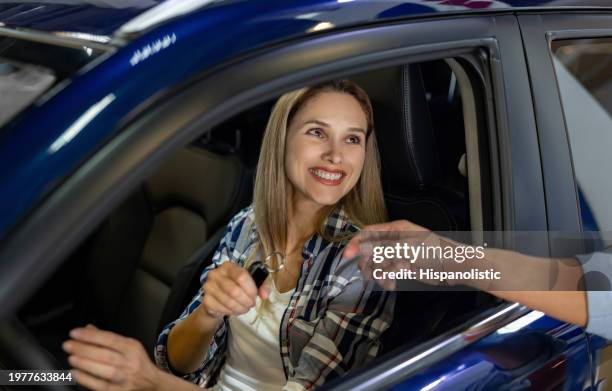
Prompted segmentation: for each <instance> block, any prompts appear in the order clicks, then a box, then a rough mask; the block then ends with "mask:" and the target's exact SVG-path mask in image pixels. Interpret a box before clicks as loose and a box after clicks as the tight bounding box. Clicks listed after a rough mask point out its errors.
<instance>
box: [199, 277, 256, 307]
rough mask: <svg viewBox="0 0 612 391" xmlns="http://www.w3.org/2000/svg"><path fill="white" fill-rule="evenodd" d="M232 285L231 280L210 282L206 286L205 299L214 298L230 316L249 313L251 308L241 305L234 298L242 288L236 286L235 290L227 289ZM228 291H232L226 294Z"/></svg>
mask: <svg viewBox="0 0 612 391" xmlns="http://www.w3.org/2000/svg"><path fill="white" fill-rule="evenodd" d="M230 283H232V281H231V280H230V279H229V278H225V279H223V280H215V281H208V282H207V283H206V284H205V285H204V298H206V297H207V296H208V297H211V298H214V299H215V300H216V301H217V302H218V303H222V304H223V307H225V308H226V309H227V310H228V311H229V312H228V313H229V314H236V313H240V314H242V313H245V312H247V311H248V310H249V308H250V307H247V306H244V305H242V304H240V302H238V301H237V300H236V299H234V297H233V296H232V295H234V294H236V293H237V292H238V290H240V287H238V286H235V287H234V288H235V289H233V288H232V289H229V288H226V286H227V285H228V284H230ZM232 284H233V283H232ZM233 285H235V284H233ZM226 289H227V290H230V291H231V292H229V293H228V292H226ZM207 308H208V307H207Z"/></svg>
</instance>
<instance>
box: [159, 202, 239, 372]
mask: <svg viewBox="0 0 612 391" xmlns="http://www.w3.org/2000/svg"><path fill="white" fill-rule="evenodd" d="M247 213H248V210H247V209H245V210H242V211H241V212H239V213H238V214H237V215H236V216H234V218H233V219H232V220H231V221H230V223H229V224H228V226H227V227H226V229H225V233H224V235H223V237H222V238H221V241H220V242H219V246H218V247H217V250H216V251H215V254H214V255H213V259H212V262H211V264H210V265H209V266H207V267H206V268H205V269H204V271H203V272H202V274H201V275H200V289H198V292H197V293H196V294H195V296H194V297H193V299H192V300H191V302H190V303H189V304H188V305H187V307H186V308H185V309H184V310H183V312H182V313H181V315H180V316H179V318H178V319H176V320H174V321H172V322H170V323H169V324H168V325H166V326H165V327H164V328H163V330H162V331H161V333H160V335H159V337H158V338H157V344H156V346H155V352H154V356H155V363H156V364H157V366H158V367H159V368H160V369H162V370H165V371H167V372H170V373H174V374H175V375H179V376H182V377H183V378H184V379H185V380H189V381H191V382H193V383H197V382H198V381H199V379H200V377H201V374H202V370H203V369H204V365H205V363H206V362H207V361H208V360H209V359H210V358H211V355H212V354H213V351H214V349H210V348H209V350H208V352H207V354H206V356H205V357H204V360H203V361H202V365H201V366H200V367H199V368H198V369H197V370H196V371H194V372H192V373H188V374H185V375H181V374H178V373H176V372H175V371H173V369H172V367H171V366H170V364H169V362H168V354H167V343H168V335H169V333H170V330H172V328H173V327H174V326H175V325H176V324H177V323H178V322H180V321H181V320H183V319H185V318H187V317H188V316H189V315H190V314H191V313H192V312H193V311H195V309H196V308H198V306H199V305H200V304H201V303H202V295H203V294H204V293H203V291H202V286H203V285H204V282H205V281H206V278H207V276H208V273H209V272H210V271H211V270H213V269H215V268H217V267H219V266H220V265H221V264H223V263H224V262H227V261H230V260H232V259H233V258H232V257H230V254H232V252H233V251H234V249H235V246H236V242H237V239H238V236H239V235H240V233H241V229H242V224H243V223H244V221H245V217H246V215H247ZM213 343H214V338H213Z"/></svg>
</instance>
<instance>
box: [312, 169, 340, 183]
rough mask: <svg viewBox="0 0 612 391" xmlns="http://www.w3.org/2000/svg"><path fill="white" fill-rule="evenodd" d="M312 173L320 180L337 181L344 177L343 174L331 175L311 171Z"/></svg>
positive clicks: (324, 172) (319, 171)
mask: <svg viewBox="0 0 612 391" xmlns="http://www.w3.org/2000/svg"><path fill="white" fill-rule="evenodd" d="M311 172H312V173H313V174H315V175H316V176H318V177H319V178H323V179H327V180H330V181H335V180H338V179H340V178H341V177H342V174H341V173H330V172H326V171H322V170H311Z"/></svg>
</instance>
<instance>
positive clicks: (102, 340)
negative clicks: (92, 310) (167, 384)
mask: <svg viewBox="0 0 612 391" xmlns="http://www.w3.org/2000/svg"><path fill="white" fill-rule="evenodd" d="M70 337H71V338H72V339H70V340H68V341H66V342H64V344H63V345H62V347H63V349H64V350H65V351H66V352H67V353H68V354H69V357H68V362H69V363H70V365H72V366H73V367H74V368H75V369H74V370H73V371H72V373H73V376H74V378H75V380H76V381H77V383H79V384H81V385H83V386H85V387H87V388H90V389H92V390H107V391H114V390H122V391H135V390H141V391H145V390H147V391H148V390H162V389H164V386H163V385H162V384H160V382H161V380H162V378H163V375H164V373H163V372H162V371H161V370H160V369H158V368H157V367H156V366H155V365H154V364H153V362H151V360H150V359H149V357H148V356H147V353H146V352H145V349H144V347H143V346H142V344H141V343H140V342H138V341H137V340H135V339H132V338H126V337H123V336H120V335H118V334H115V333H111V332H109V331H103V330H100V329H98V328H97V327H95V326H93V325H88V326H87V327H82V328H76V329H73V330H72V331H71V332H70Z"/></svg>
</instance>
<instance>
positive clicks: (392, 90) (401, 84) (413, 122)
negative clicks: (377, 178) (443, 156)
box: [352, 64, 440, 195]
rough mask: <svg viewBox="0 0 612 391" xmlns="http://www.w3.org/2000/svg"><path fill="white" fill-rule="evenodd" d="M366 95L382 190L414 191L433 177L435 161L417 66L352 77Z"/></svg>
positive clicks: (394, 192)
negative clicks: (371, 115) (373, 132)
mask: <svg viewBox="0 0 612 391" xmlns="http://www.w3.org/2000/svg"><path fill="white" fill-rule="evenodd" d="M352 79H353V80H354V81H355V82H356V83H357V84H359V85H360V86H361V87H362V88H363V89H364V90H365V91H366V92H367V93H368V95H369V96H370V100H371V101H372V106H373V108H374V126H375V128H376V136H377V139H378V143H379V149H380V155H381V161H382V177H383V185H384V187H385V191H386V192H387V193H393V194H397V195H406V194H414V192H415V191H422V190H425V189H426V188H427V187H428V186H429V185H431V184H432V183H433V181H434V180H435V179H436V178H437V177H438V175H439V172H440V162H439V158H438V155H437V147H436V144H435V138H434V134H433V128H432V123H431V118H430V115H429V110H428V107H427V98H426V95H425V87H424V85H423V76H422V74H421V70H420V68H419V65H416V64H409V65H403V66H400V67H395V68H385V69H382V70H378V71H373V72H368V73H367V74H362V75H358V76H356V77H353V78H352Z"/></svg>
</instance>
